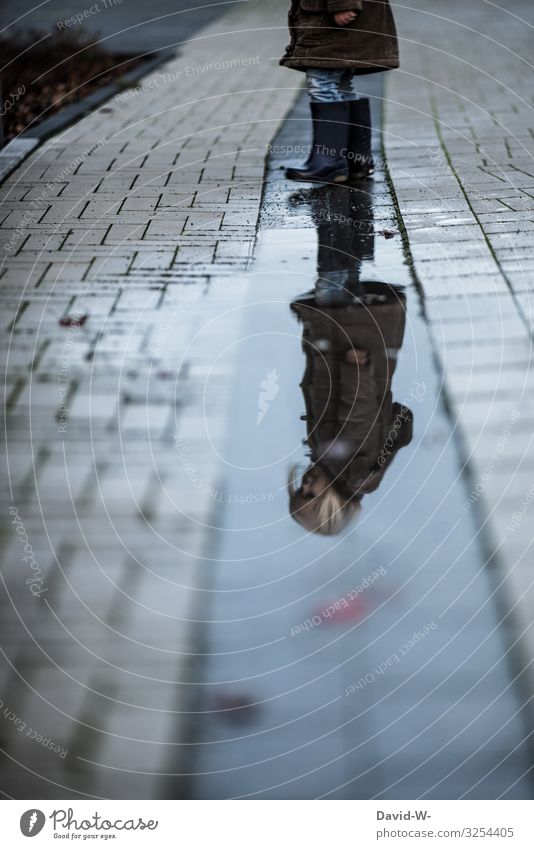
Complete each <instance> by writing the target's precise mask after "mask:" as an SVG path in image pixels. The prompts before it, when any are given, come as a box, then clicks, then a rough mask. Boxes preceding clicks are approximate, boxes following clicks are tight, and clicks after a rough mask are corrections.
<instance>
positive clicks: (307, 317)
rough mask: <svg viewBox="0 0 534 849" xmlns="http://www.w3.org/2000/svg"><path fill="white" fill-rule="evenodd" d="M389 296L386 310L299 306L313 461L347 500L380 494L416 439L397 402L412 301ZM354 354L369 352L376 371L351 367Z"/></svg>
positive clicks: (369, 366)
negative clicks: (400, 454)
mask: <svg viewBox="0 0 534 849" xmlns="http://www.w3.org/2000/svg"><path fill="white" fill-rule="evenodd" d="M379 286H380V284H374V288H375V289H378V288H379ZM388 290H389V291H388ZM382 291H383V292H386V293H387V295H386V300H385V301H384V302H382V303H375V304H373V303H369V304H368V305H361V304H360V305H354V306H352V307H344V308H332V309H328V308H324V307H321V308H317V306H315V305H314V301H313V299H310V300H308V301H307V302H306V301H305V300H304V299H302V300H301V301H300V302H299V301H295V302H294V303H293V304H292V307H293V310H294V311H295V312H296V313H297V315H298V317H299V319H300V320H301V321H302V322H303V325H304V335H303V348H304V351H305V353H306V370H305V373H304V377H303V380H302V383H301V388H302V392H303V395H304V400H305V404H306V416H305V418H306V421H307V430H308V438H307V440H306V442H307V445H308V447H309V448H310V449H311V451H310V453H311V459H312V461H313V462H314V463H319V464H320V465H322V466H323V467H324V468H325V469H326V470H327V471H328V473H329V474H330V476H331V477H332V480H333V483H334V486H335V488H336V489H337V490H338V491H339V492H340V493H341V495H343V497H345V498H347V499H352V498H361V496H362V495H365V493H369V492H373V490H375V489H376V488H377V487H378V485H379V484H380V481H381V480H382V477H383V476H384V472H385V470H386V469H387V468H388V466H389V465H390V463H391V461H392V460H393V458H394V456H395V454H396V453H397V451H398V450H399V448H402V447H403V446H404V445H408V443H409V442H410V441H411V439H412V427H413V417H412V413H411V411H410V410H409V409H408V408H407V407H405V406H403V405H401V404H398V403H395V402H394V401H393V398H392V394H391V381H392V378H393V373H394V371H395V365H396V360H395V356H394V352H395V351H396V350H399V349H400V347H401V345H402V340H403V336H404V325H405V297H404V295H403V294H402V293H401V292H399V291H398V290H397V293H396V294H394V290H393V289H391V287H387V286H385V285H384V287H383V290H382ZM352 346H354V348H359V349H362V350H366V351H368V352H369V354H370V357H369V362H368V364H366V365H363V366H356V365H354V364H349V363H347V362H346V361H345V358H344V354H345V352H346V351H347V350H348V349H350V348H351V347H352Z"/></svg>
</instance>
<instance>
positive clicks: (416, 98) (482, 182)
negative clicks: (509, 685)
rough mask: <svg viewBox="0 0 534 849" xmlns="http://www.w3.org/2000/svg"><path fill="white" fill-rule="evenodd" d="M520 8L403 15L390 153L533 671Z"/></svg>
mask: <svg viewBox="0 0 534 849" xmlns="http://www.w3.org/2000/svg"><path fill="white" fill-rule="evenodd" d="M507 7H508V9H507V11H505V10H504V9H502V10H499V8H498V7H495V6H494V4H487V3H482V2H479V0H475V2H472V3H464V2H460V0H446V1H445V0H435V2H434V3H433V4H432V8H431V10H430V9H429V7H428V4H427V3H425V2H423V0H416V2H415V3H411V4H410V8H408V7H405V6H399V7H398V9H397V10H396V11H397V20H398V26H399V31H400V34H401V36H403V42H402V48H403V49H402V70H401V71H399V72H398V73H396V74H392V75H391V76H390V78H389V81H388V82H389V85H388V89H387V101H386V119H385V148H386V155H387V161H388V167H389V171H390V175H391V179H392V182H393V185H394V190H395V194H396V198H397V202H398V206H399V210H400V214H401V216H402V221H403V224H404V228H405V236H406V238H407V239H408V240H409V245H410V252H411V256H412V257H413V261H414V272H415V275H416V278H417V281H418V283H419V285H420V287H421V289H422V291H423V293H424V298H425V311H426V315H427V318H428V320H429V322H430V328H431V333H432V338H433V342H434V347H435V351H436V353H437V357H438V360H439V363H440V366H441V368H442V370H443V382H444V390H445V392H446V396H447V399H448V403H449V405H450V408H451V410H452V414H453V417H454V419H455V421H456V422H457V431H458V436H459V438H460V440H461V444H462V448H463V453H464V457H465V460H466V462H468V464H469V469H470V471H471V475H472V486H473V490H472V493H471V495H470V496H469V498H468V499H467V500H466V504H465V505H464V508H465V510H466V511H470V510H477V511H479V515H480V517H481V519H482V521H483V522H484V528H485V530H486V531H488V538H489V542H488V552H487V554H488V558H491V563H492V565H494V566H495V567H496V568H495V571H494V572H493V574H494V580H495V585H500V584H501V583H502V592H503V596H502V597H501V598H502V611H501V612H502V616H503V618H505V619H507V625H508V627H509V628H510V630H511V638H512V642H514V643H515V641H516V640H517V639H519V645H520V646H521V649H522V658H521V659H520V662H519V664H518V668H517V670H516V672H519V671H520V669H521V668H522V667H523V666H527V665H530V664H531V663H532V657H533V656H534V629H533V628H532V610H533V608H534V590H533V581H532V574H531V572H532V570H531V565H532V551H531V544H532V517H531V514H530V510H531V505H532V503H533V501H534V489H533V488H532V474H533V459H532V456H533V455H532V409H533V406H532V397H531V396H532V386H533V379H532V373H531V356H532V347H531V345H532V329H533V310H532V291H533V283H532V275H533V273H534V163H533V145H534V143H533V121H532V86H531V65H530V64H529V61H530V57H531V53H532V50H531V48H532V26H533V25H534V16H533V10H532V4H530V3H529V2H527V0H514V2H513V3H511V4H507ZM509 614H511V615H510V616H509ZM531 685H532V675H530V678H529V693H531V692H532V688H531Z"/></svg>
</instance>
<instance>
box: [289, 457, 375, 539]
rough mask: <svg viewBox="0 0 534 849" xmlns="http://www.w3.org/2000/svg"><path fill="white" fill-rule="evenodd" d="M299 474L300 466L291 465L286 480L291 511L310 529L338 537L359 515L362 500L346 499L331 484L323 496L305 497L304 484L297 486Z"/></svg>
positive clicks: (296, 518) (313, 531) (295, 517)
mask: <svg viewBox="0 0 534 849" xmlns="http://www.w3.org/2000/svg"><path fill="white" fill-rule="evenodd" d="M310 468H311V467H310ZM298 477H299V472H298V466H296V465H295V466H291V468H290V470H289V474H288V479H287V489H288V492H289V512H290V514H291V515H292V516H293V518H294V519H295V521H296V522H298V523H299V525H302V527H303V528H306V530H307V531H310V532H311V533H312V534H322V535H323V536H335V534H339V533H341V531H342V530H343V529H344V528H346V527H347V525H349V524H350V522H352V521H354V520H355V519H356V517H357V516H358V515H359V513H360V511H361V506H360V502H359V501H347V500H346V499H345V498H343V496H342V495H340V494H339V492H337V491H336V490H335V489H334V487H333V485H332V484H330V486H327V487H326V488H325V489H324V490H323V492H321V494H320V495H315V496H314V497H313V498H305V497H304V495H303V494H302V489H301V487H298V486H297V479H298Z"/></svg>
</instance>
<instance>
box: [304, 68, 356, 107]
mask: <svg viewBox="0 0 534 849" xmlns="http://www.w3.org/2000/svg"><path fill="white" fill-rule="evenodd" d="M353 83H354V74H353V72H352V71H351V70H350V68H340V69H339V70H336V69H335V68H307V69H306V87H307V89H308V94H309V96H310V100H311V101H312V103H339V102H340V101H343V100H357V99H358V94H357V93H356V92H355V91H354V88H353Z"/></svg>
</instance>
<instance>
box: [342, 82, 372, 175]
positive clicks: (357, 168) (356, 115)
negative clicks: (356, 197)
mask: <svg viewBox="0 0 534 849" xmlns="http://www.w3.org/2000/svg"><path fill="white" fill-rule="evenodd" d="M348 103H349V122H350V127H349V141H348V145H347V147H348V153H347V161H348V165H349V170H350V176H351V177H352V178H353V179H356V180H358V179H364V178H365V177H370V176H371V175H372V174H374V171H375V163H374V162H373V156H372V154H371V108H370V105H369V99H368V98H367V97H362V98H360V100H349V101H348Z"/></svg>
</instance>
